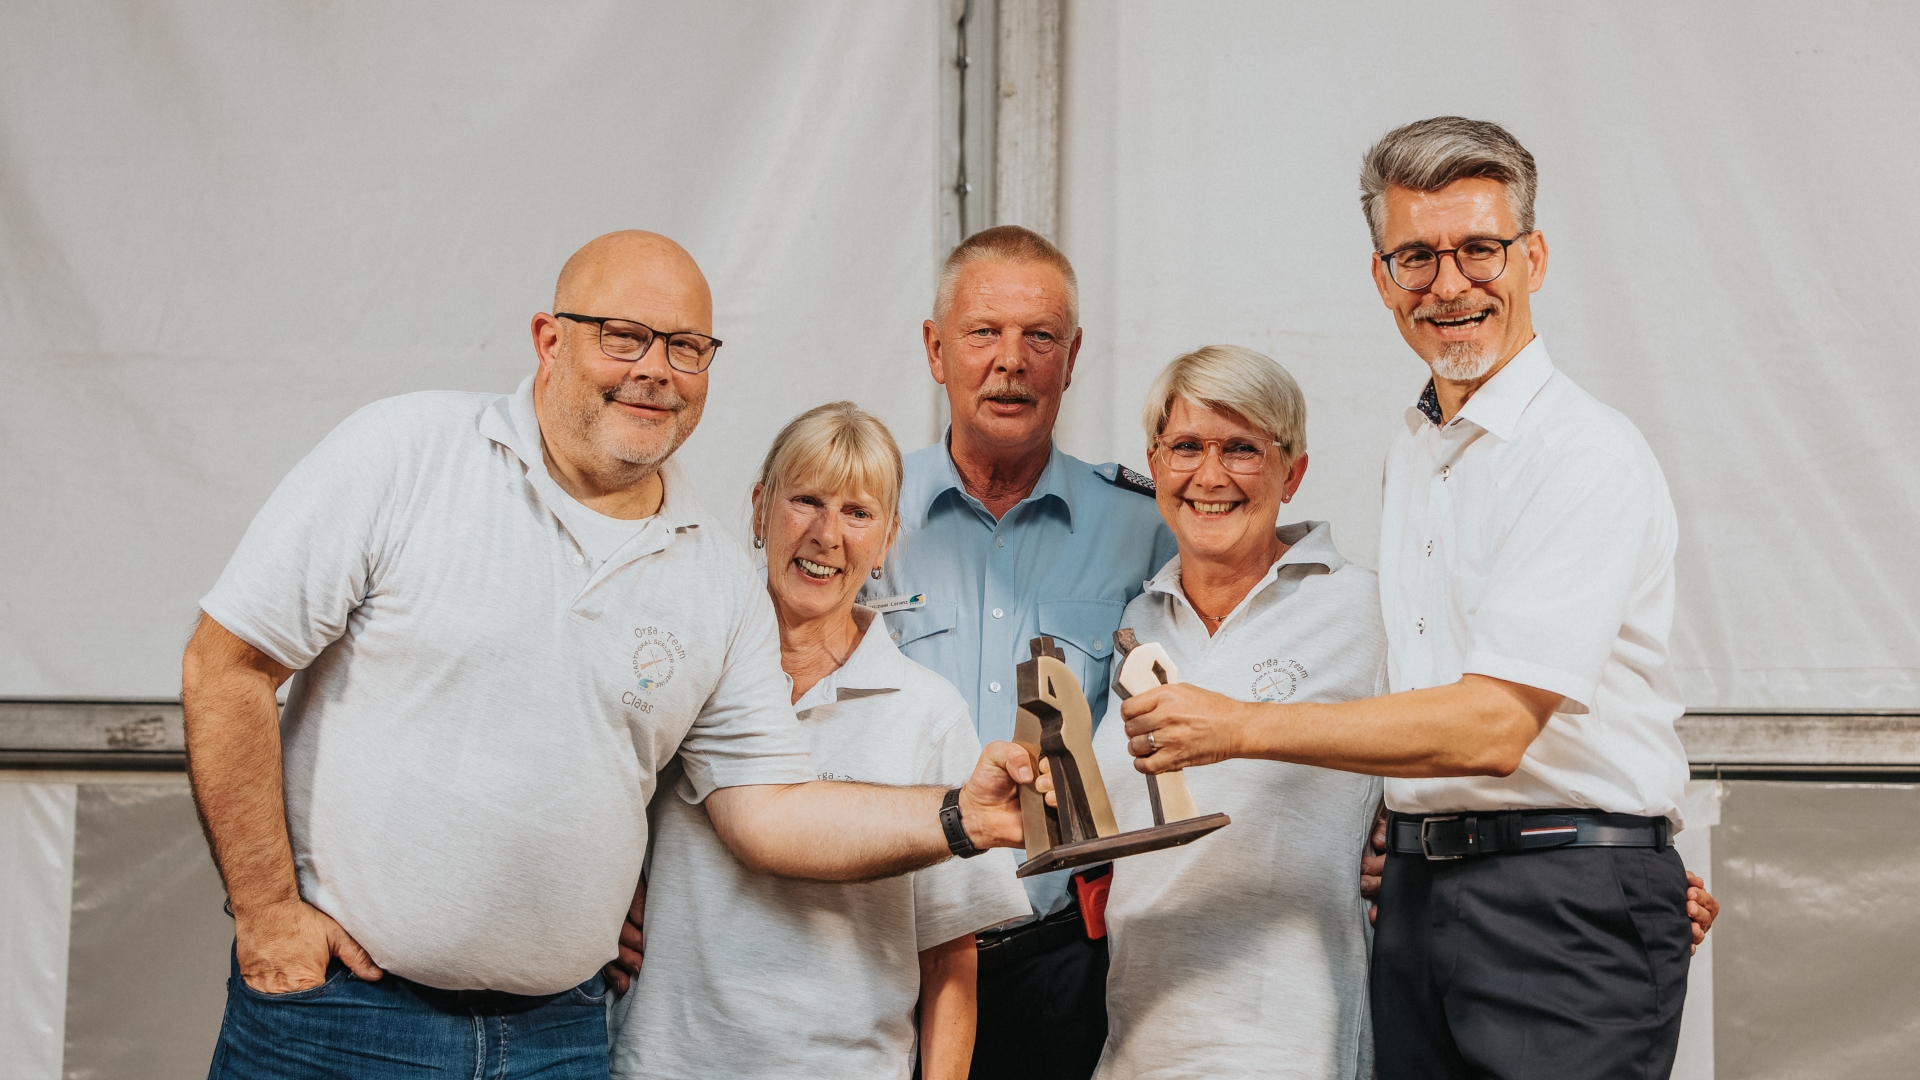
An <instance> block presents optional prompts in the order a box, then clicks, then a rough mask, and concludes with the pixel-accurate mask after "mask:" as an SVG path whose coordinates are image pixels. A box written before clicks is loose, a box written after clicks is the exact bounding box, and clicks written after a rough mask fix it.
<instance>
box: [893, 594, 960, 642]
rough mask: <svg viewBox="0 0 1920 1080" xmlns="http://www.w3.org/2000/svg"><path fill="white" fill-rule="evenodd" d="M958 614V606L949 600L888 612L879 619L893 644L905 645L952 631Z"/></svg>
mask: <svg viewBox="0 0 1920 1080" xmlns="http://www.w3.org/2000/svg"><path fill="white" fill-rule="evenodd" d="M959 614H960V609H959V605H957V604H955V603H954V602H953V601H951V600H929V601H927V602H926V604H925V605H924V606H922V607H917V608H902V609H901V610H899V611H889V612H887V613H886V614H885V615H882V616H881V618H882V619H885V620H886V622H887V633H888V636H890V637H892V638H893V643H894V644H896V645H906V644H908V643H909V642H914V641H919V640H920V639H921V638H928V637H932V636H933V635H935V634H944V633H946V632H947V631H949V630H951V629H953V624H954V621H955V620H956V619H958V618H959Z"/></svg>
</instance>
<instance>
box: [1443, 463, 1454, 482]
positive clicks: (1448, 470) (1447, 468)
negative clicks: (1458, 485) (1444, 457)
mask: <svg viewBox="0 0 1920 1080" xmlns="http://www.w3.org/2000/svg"><path fill="white" fill-rule="evenodd" d="M1452 475H1453V466H1451V465H1442V466H1440V479H1442V480H1445V479H1446V478H1447V477H1449V476H1452Z"/></svg>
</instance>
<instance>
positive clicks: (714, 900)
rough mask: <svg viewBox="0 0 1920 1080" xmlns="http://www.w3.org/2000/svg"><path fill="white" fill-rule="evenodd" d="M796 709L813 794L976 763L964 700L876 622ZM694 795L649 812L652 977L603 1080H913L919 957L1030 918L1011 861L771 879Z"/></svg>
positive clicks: (940, 774) (905, 781) (961, 778)
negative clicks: (848, 878) (832, 783)
mask: <svg viewBox="0 0 1920 1080" xmlns="http://www.w3.org/2000/svg"><path fill="white" fill-rule="evenodd" d="M795 707H796V708H797V709H798V710H799V713H800V727H801V730H802V731H803V732H805V733H806V735H807V738H808V740H809V742H810V745H811V747H812V752H813V765H814V770H815V772H816V773H817V775H818V776H819V777H820V779H823V780H851V781H858V782H861V783H870V784H888V785H911V784H939V785H942V786H957V785H959V784H962V783H965V782H966V779H967V776H968V775H969V774H970V773H971V772H972V771H973V766H974V762H975V760H976V759H977V758H978V757H979V755H980V741H979V739H978V738H977V737H976V736H975V735H974V731H973V723H972V721H971V720H970V719H969V717H968V715H967V707H966V704H965V703H964V702H963V701H961V699H960V695H959V693H958V692H956V691H955V690H954V688H953V687H952V686H950V685H948V683H947V681H946V680H945V679H942V678H941V677H940V676H938V675H935V674H934V673H933V672H931V671H928V670H927V669H926V668H923V667H921V666H920V665H919V664H916V663H914V662H913V661H911V660H909V659H907V658H906V657H905V656H902V655H901V654H900V651H899V650H898V649H897V648H895V647H894V644H893V642H892V641H891V640H890V639H889V638H888V636H887V633H886V626H885V625H884V624H883V623H882V622H881V621H880V620H879V618H878V617H874V618H873V622H872V624H871V625H870V626H869V628H868V630H867V632H866V634H865V635H864V636H863V637H862V638H861V641H860V645H859V646H858V647H857V648H856V649H855V650H854V652H853V655H852V656H850V657H848V658H847V662H846V664H845V665H844V666H842V667H841V668H840V669H839V670H838V671H836V672H834V673H833V674H832V675H830V676H828V677H827V678H825V679H823V680H821V681H820V682H819V683H817V684H815V685H814V686H813V687H812V688H811V689H810V690H808V691H807V693H806V695H805V696H804V697H802V698H801V699H800V701H799V702H798V704H797V705H796V706H795ZM694 794H695V793H694V792H692V791H690V790H683V791H681V792H680V793H679V797H676V795H675V793H674V792H673V791H670V790H662V792H661V794H660V796H659V797H658V798H657V799H655V800H654V805H653V820H654V828H653V855H652V860H651V863H650V866H649V869H648V875H647V882H648V884H647V913H646V923H647V962H646V964H645V965H644V966H643V967H642V968H641V969H640V975H639V978H638V979H636V980H635V981H634V985H633V989H632V991H630V992H629V993H628V994H627V996H626V997H625V998H623V999H622V1000H621V1001H620V1002H618V1003H617V1004H616V1005H615V1006H614V1007H613V1010H612V1017H611V1018H612V1020H613V1022H614V1024H615V1034H614V1039H613V1075H614V1076H616V1077H645V1078H648V1080H668V1078H673V1080H687V1078H694V1077H715V1078H719V1077H727V1078H733V1077H767V1078H774V1077H781V1078H784V1077H797V1076H822V1077H826V1076H833V1077H842V1076H845V1077H874V1078H883V1077H898V1078H905V1077H908V1076H911V1075H912V1074H913V1069H914V1061H915V1050H916V1047H917V1045H918V1043H917V1039H916V1035H915V1031H916V1029H915V1025H914V1005H915V1002H916V1001H917V1000H918V998H919V993H920V967H919V954H920V952H921V951H922V950H924V949H929V948H932V947H933V946H935V945H939V944H941V943H943V942H947V941H951V940H953V939H954V938H958V937H961V936H963V935H966V934H971V933H973V932H974V931H976V930H981V929H984V928H986V927H989V926H993V925H995V924H997V923H1002V922H1005V921H1007V920H1009V919H1015V918H1019V917H1020V916H1023V915H1025V914H1027V896H1026V893H1025V892H1024V891H1022V890H1021V888H1020V885H1019V882H1018V880H1017V879H1016V878H1015V877H1014V861H1013V855H1012V852H1011V851H1009V850H1006V849H995V850H992V851H988V852H987V853H985V854H983V855H979V856H976V857H974V858H972V859H964V860H963V859H948V860H947V861H945V862H942V863H938V864H936V865H933V866H930V867H927V868H926V869H924V870H919V871H916V872H914V873H911V874H906V875H903V876H900V877H893V878H887V879H884V880H881V881H868V882H859V883H851V884H847V883H837V882H815V881H794V880H790V879H785V878H775V877H769V876H767V875H765V874H759V873H755V872H753V871H752V870H749V869H747V868H746V867H745V866H744V865H742V864H741V863H740V861H739V860H738V859H736V858H734V856H733V854H732V852H730V851H728V850H727V847H726V845H725V844H723V843H721V841H720V838H719V836H718V835H717V834H716V833H715V832H714V829H713V825H712V823H711V822H710V821H709V820H708V818H707V815H706V812H705V811H704V810H703V809H702V808H700V807H699V806H696V805H694V804H693V802H692V796H693V795H694Z"/></svg>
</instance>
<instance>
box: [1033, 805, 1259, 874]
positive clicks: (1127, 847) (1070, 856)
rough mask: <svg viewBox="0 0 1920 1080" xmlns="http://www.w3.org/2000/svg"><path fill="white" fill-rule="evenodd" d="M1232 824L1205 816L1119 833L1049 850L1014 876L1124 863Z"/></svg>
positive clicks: (1221, 817)
mask: <svg viewBox="0 0 1920 1080" xmlns="http://www.w3.org/2000/svg"><path fill="white" fill-rule="evenodd" d="M1228 822H1229V819H1228V817H1227V815H1225V814H1202V815H1200V816H1199V817H1197V818H1188V819H1186V820H1185V821H1169V822H1167V823H1166V824H1165V825H1155V826H1154V827H1153V828H1151V829H1135V830H1133V831H1132V832H1123V833H1116V834H1115V835H1113V836H1102V837H1099V838H1097V839H1094V840H1079V841H1076V842H1074V843H1071V844H1061V845H1060V846H1059V847H1054V848H1048V849H1047V850H1046V851H1043V852H1041V853H1040V854H1039V855H1037V856H1035V857H1034V858H1031V859H1028V860H1027V861H1026V862H1025V863H1022V864H1021V866H1020V869H1019V870H1018V871H1016V872H1015V876H1017V877H1032V876H1033V875H1035V874H1044V873H1047V872H1049V871H1052V870H1069V869H1072V868H1073V867H1076V866H1090V865H1092V864H1094V863H1103V862H1112V861H1113V860H1114V859H1124V858H1126V857H1127V856H1128V855H1139V854H1142V853H1144V852H1148V851H1159V850H1160V849H1161V848H1170V847H1179V846H1180V845H1182V844H1191V843H1192V842H1194V841H1195V840H1198V839H1200V838H1201V837H1203V836H1205V835H1207V834H1208V833H1210V832H1212V831H1213V830H1215V829H1218V828H1220V827H1221V826H1223V825H1226V824H1227V823H1228Z"/></svg>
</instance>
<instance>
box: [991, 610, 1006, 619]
mask: <svg viewBox="0 0 1920 1080" xmlns="http://www.w3.org/2000/svg"><path fill="white" fill-rule="evenodd" d="M1005 614H1006V612H1004V611H1001V610H1000V609H999V608H994V609H993V617H994V618H996V619H998V618H1000V617H1001V616H1003V615H1005Z"/></svg>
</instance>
